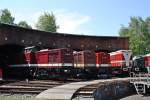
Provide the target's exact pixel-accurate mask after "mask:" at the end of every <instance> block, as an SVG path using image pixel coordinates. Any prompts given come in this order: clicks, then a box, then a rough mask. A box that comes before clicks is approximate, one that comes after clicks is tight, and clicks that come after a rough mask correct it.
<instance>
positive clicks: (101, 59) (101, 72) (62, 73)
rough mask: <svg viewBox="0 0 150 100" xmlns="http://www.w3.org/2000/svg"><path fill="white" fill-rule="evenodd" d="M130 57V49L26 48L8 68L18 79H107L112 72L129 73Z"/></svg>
mask: <svg viewBox="0 0 150 100" xmlns="http://www.w3.org/2000/svg"><path fill="white" fill-rule="evenodd" d="M131 55H132V53H131V51H130V50H120V51H116V52H112V53H110V54H109V53H106V52H97V53H95V52H94V51H89V50H84V51H78V52H77V51H75V52H73V50H71V49H69V48H60V49H43V50H40V51H39V50H37V49H35V47H27V48H25V50H24V52H23V53H19V54H16V56H15V57H14V58H15V59H14V60H12V61H13V63H12V64H10V65H9V67H10V69H11V71H12V72H11V73H13V74H11V75H12V76H16V77H18V76H20V77H25V78H28V77H30V78H34V77H36V78H56V77H57V78H59V77H60V78H62V77H63V78H67V77H84V78H85V77H98V78H108V77H111V74H112V73H111V71H113V74H114V73H115V74H116V73H117V74H121V73H123V72H127V71H128V70H127V67H128V66H129V65H130V60H131ZM19 59H20V60H19ZM15 74H16V75H15Z"/></svg>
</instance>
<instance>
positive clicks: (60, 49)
mask: <svg viewBox="0 0 150 100" xmlns="http://www.w3.org/2000/svg"><path fill="white" fill-rule="evenodd" d="M62 49H69V48H58V49H42V50H40V51H37V52H44V51H52V50H62Z"/></svg>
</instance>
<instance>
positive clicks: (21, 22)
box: [18, 21, 32, 29]
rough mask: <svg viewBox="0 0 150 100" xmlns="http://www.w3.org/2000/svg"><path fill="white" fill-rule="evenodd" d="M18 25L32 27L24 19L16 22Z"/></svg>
mask: <svg viewBox="0 0 150 100" xmlns="http://www.w3.org/2000/svg"><path fill="white" fill-rule="evenodd" d="M18 26H20V27H23V28H29V29H32V27H31V26H30V25H28V24H27V22H26V21H20V22H19V23H18Z"/></svg>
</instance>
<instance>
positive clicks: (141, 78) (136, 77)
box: [130, 72, 150, 84]
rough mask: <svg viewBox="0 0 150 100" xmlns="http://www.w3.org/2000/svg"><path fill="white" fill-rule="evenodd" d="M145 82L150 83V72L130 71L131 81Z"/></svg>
mask: <svg viewBox="0 0 150 100" xmlns="http://www.w3.org/2000/svg"><path fill="white" fill-rule="evenodd" d="M137 82H138V83H145V84H150V74H149V73H147V74H145V73H139V74H135V73H134V72H131V73H130V83H137Z"/></svg>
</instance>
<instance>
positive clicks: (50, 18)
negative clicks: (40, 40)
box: [36, 13, 58, 32]
mask: <svg viewBox="0 0 150 100" xmlns="http://www.w3.org/2000/svg"><path fill="white" fill-rule="evenodd" d="M36 27H37V29H39V30H42V31H48V32H56V31H57V28H58V26H57V25H56V20H55V16H54V15H53V13H51V14H49V13H44V14H43V15H41V16H40V17H39V19H38V22H37V24H36Z"/></svg>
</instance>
